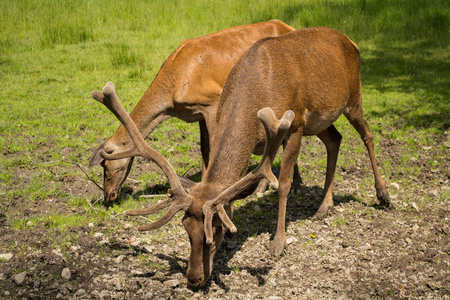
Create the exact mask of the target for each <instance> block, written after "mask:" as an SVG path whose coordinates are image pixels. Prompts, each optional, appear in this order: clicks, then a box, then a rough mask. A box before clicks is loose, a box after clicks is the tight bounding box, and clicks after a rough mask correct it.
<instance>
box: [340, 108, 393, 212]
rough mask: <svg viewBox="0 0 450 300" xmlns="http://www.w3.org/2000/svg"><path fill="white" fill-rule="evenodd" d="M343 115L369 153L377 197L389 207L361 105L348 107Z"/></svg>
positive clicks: (371, 137)
mask: <svg viewBox="0 0 450 300" xmlns="http://www.w3.org/2000/svg"><path fill="white" fill-rule="evenodd" d="M344 115H345V117H346V118H347V119H348V120H349V122H350V123H351V124H352V125H353V127H354V128H355V129H356V131H357V132H358V133H359V135H360V136H361V139H362V140H363V142H364V145H365V146H366V148H367V151H368V153H369V158H370V163H371V164H372V170H373V174H374V177H375V189H376V191H377V199H378V201H380V205H381V206H385V207H386V208H389V207H391V203H390V200H389V193H388V191H387V189H386V182H385V181H384V180H383V178H381V174H380V171H379V170H378V166H377V160H376V158H375V149H374V146H373V136H372V134H371V133H370V131H369V124H368V123H367V121H366V119H364V116H363V112H362V106H361V105H358V106H357V107H356V108H355V109H349V111H348V112H346V113H344Z"/></svg>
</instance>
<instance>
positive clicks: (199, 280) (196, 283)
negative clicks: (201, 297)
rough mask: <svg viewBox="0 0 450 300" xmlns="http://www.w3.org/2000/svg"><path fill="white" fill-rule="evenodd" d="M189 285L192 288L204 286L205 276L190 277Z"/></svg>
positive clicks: (188, 278) (188, 277)
mask: <svg viewBox="0 0 450 300" xmlns="http://www.w3.org/2000/svg"><path fill="white" fill-rule="evenodd" d="M187 280H188V285H189V286H190V287H192V288H198V287H200V286H202V285H203V281H204V280H203V276H196V275H188V276H187Z"/></svg>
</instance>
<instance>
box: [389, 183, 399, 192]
mask: <svg viewBox="0 0 450 300" xmlns="http://www.w3.org/2000/svg"><path fill="white" fill-rule="evenodd" d="M390 186H392V187H393V188H395V189H396V190H397V191H398V190H400V185H398V183H395V182H392V183H391V184H390Z"/></svg>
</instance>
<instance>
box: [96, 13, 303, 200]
mask: <svg viewBox="0 0 450 300" xmlns="http://www.w3.org/2000/svg"><path fill="white" fill-rule="evenodd" d="M293 30H294V28H292V27H290V26H289V25H287V24H285V23H283V22H281V21H279V20H271V21H267V22H261V23H257V24H250V25H242V26H236V27H232V28H229V29H225V30H222V31H219V32H216V33H212V34H209V35H205V36H202V37H199V38H194V39H189V40H186V41H185V42H183V43H182V44H181V46H180V47H179V48H178V49H176V50H175V51H174V52H173V53H172V54H171V55H170V56H169V57H168V58H167V60H166V61H165V62H164V64H163V65H162V67H161V69H160V70H159V72H158V74H157V76H156V77H155V79H154V80H153V82H152V84H151V85H150V87H149V88H148V89H147V91H146V92H145V94H144V96H142V98H141V100H140V101H139V103H138V104H137V105H136V107H135V108H134V110H133V111H132V113H131V115H130V116H131V118H132V119H133V121H134V122H135V124H136V126H137V127H138V129H139V131H140V132H141V134H142V135H143V136H144V137H146V136H147V135H149V134H150V133H151V132H152V131H153V130H154V129H155V128H156V127H157V126H158V125H159V124H160V123H161V122H163V121H165V120H167V119H168V118H171V117H177V118H179V119H181V120H184V121H186V122H200V132H201V149H202V157H203V163H204V165H203V171H205V169H206V166H207V165H208V158H209V144H210V142H209V136H212V133H213V132H214V128H215V124H216V110H217V106H218V103H219V99H220V95H221V93H222V88H223V85H224V84H225V80H226V78H227V76H228V73H229V72H230V70H231V68H232V67H233V66H234V64H235V63H236V62H237V61H238V59H239V58H240V56H241V55H242V54H243V53H244V52H245V51H247V50H248V49H249V48H250V46H252V45H253V44H254V43H255V42H256V41H258V40H260V39H261V38H264V37H269V36H279V35H282V34H284V33H287V32H290V31H293ZM129 144H130V138H129V135H128V133H127V131H126V130H125V128H124V127H123V126H121V127H120V128H119V129H118V130H117V131H116V132H115V133H114V134H113V136H111V137H110V138H109V139H108V141H106V142H105V143H104V144H103V145H101V146H100V147H99V148H98V149H97V150H96V151H95V152H94V153H93V155H92V156H91V158H90V166H93V165H96V164H98V163H100V162H102V160H103V159H102V158H101V156H100V152H101V151H104V152H106V153H110V154H112V153H117V152H121V151H123V150H125V149H127V148H128V147H129V146H130V145H129ZM132 161H133V160H132V158H127V159H122V160H115V161H104V162H102V166H103V167H104V175H105V176H104V197H105V201H107V202H109V201H114V200H115V199H116V198H117V196H118V195H119V191H120V188H121V185H122V183H123V182H124V181H125V179H126V177H127V175H128V173H129V171H130V169H131V165H132Z"/></svg>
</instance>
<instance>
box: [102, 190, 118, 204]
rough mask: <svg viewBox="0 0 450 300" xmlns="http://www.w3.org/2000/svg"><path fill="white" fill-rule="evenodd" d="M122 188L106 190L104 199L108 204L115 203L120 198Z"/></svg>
mask: <svg viewBox="0 0 450 300" xmlns="http://www.w3.org/2000/svg"><path fill="white" fill-rule="evenodd" d="M119 193H120V188H117V189H110V190H105V193H104V198H105V201H106V202H108V203H109V202H113V201H115V200H116V199H117V197H119Z"/></svg>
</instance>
